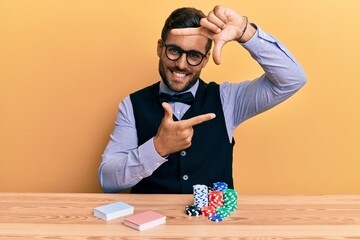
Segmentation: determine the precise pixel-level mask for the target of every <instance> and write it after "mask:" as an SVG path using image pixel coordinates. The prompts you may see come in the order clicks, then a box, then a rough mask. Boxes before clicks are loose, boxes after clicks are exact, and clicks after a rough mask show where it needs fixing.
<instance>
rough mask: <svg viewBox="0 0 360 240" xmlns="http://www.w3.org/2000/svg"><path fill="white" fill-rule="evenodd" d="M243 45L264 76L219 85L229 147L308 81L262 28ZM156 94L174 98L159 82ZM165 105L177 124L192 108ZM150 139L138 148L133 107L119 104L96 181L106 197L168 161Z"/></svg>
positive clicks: (287, 54)
mask: <svg viewBox="0 0 360 240" xmlns="http://www.w3.org/2000/svg"><path fill="white" fill-rule="evenodd" d="M241 45H242V46H243V47H244V48H245V49H246V50H247V51H248V52H249V53H250V54H251V56H252V57H253V58H254V59H255V60H256V61H257V62H258V63H259V64H260V66H261V67H262V68H263V70H264V71H265V73H264V74H263V75H262V76H260V77H258V78H257V79H254V80H252V81H243V82H239V83H229V82H224V83H222V84H220V88H219V91H220V98H221V103H222V106H223V111H224V116H225V122H226V128H227V132H228V136H229V141H230V142H231V141H232V137H233V133H234V130H235V128H236V127H237V126H238V125H239V124H241V123H242V122H243V121H245V120H247V119H249V118H251V117H253V116H255V115H257V114H259V113H261V112H263V111H266V110H268V109H269V108H271V107H274V106H275V105H277V104H278V103H280V102H282V101H284V100H285V99H287V98H289V97H290V96H291V95H293V94H294V93H295V92H296V91H298V90H299V89H300V88H301V87H302V86H303V85H304V84H305V82H306V76H305V73H304V71H303V69H302V67H301V65H300V64H299V63H298V61H297V60H296V59H295V58H294V57H293V56H292V54H291V53H290V52H289V51H288V50H287V48H286V47H285V46H284V45H283V44H282V43H281V42H279V41H278V40H277V39H276V38H274V37H273V36H271V35H270V34H268V33H266V32H264V31H262V29H261V28H259V27H257V31H256V33H255V35H254V36H253V37H252V38H251V39H250V40H249V41H247V42H246V43H242V44H241ZM198 85H199V83H198V82H196V84H194V86H192V87H191V88H190V89H189V90H187V91H190V92H191V93H192V94H193V95H194V96H195V93H196V90H197V88H198ZM160 92H164V93H168V94H174V92H173V91H172V90H171V89H169V88H168V87H167V86H166V85H165V84H164V82H162V81H161V82H160ZM185 92H186V91H185ZM169 104H170V106H171V107H172V109H173V114H174V115H175V116H176V117H177V119H181V118H182V116H183V115H184V114H185V112H186V111H187V110H188V109H189V108H190V106H189V105H187V104H183V103H180V102H170V103H169ZM153 140H154V138H151V139H149V140H148V141H147V142H145V143H144V144H142V145H141V146H138V143H137V131H136V125H135V119H134V114H133V108H132V103H131V100H130V97H129V96H128V97H126V98H125V99H124V100H123V101H122V102H121V103H120V104H119V112H118V115H117V118H116V121H115V128H114V130H113V132H112V134H111V135H110V141H109V143H108V145H107V147H106V149H105V152H104V154H103V155H102V162H101V164H100V167H99V172H98V175H99V181H100V184H101V186H102V189H103V191H104V192H119V191H122V190H124V189H127V188H131V187H132V186H134V185H135V184H136V183H138V182H139V181H140V180H141V179H143V178H145V177H147V176H150V175H151V174H152V173H153V172H154V171H155V170H156V169H157V168H158V167H159V166H160V165H161V164H163V163H164V162H166V161H167V159H166V158H163V157H161V156H160V155H159V154H158V153H157V152H156V150H155V147H154V142H153Z"/></svg>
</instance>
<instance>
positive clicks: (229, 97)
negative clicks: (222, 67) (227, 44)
mask: <svg viewBox="0 0 360 240" xmlns="http://www.w3.org/2000/svg"><path fill="white" fill-rule="evenodd" d="M254 26H255V25H254ZM255 27H256V26H255ZM242 46H243V47H244V48H245V49H247V50H248V51H249V53H250V54H251V55H252V57H253V58H254V59H255V60H256V61H257V62H258V63H259V64H260V66H261V67H262V68H263V69H264V71H265V74H263V75H262V76H260V77H259V78H257V79H255V80H252V81H245V82H239V83H223V84H222V85H221V87H220V95H221V100H222V104H223V106H224V108H223V110H224V113H225V116H226V123H227V128H228V132H229V136H232V133H233V131H234V130H235V128H236V127H237V126H238V125H239V124H240V123H241V122H243V121H245V120H246V119H249V118H251V117H253V116H255V115H257V114H259V113H261V112H263V111H265V110H267V109H270V108H272V107H274V106H275V105H277V104H279V103H280V102H282V101H284V100H286V99H287V98H289V97H290V96H292V95H293V94H294V93H295V92H296V91H298V90H299V89H300V88H301V87H302V86H303V85H304V84H305V82H306V76H305V73H304V71H303V69H302V67H301V65H300V64H299V63H298V61H297V60H296V59H295V58H294V57H293V56H292V54H291V53H290V52H289V51H288V50H287V49H286V48H285V47H284V46H283V45H282V44H281V43H280V42H279V41H278V40H276V39H275V38H273V37H272V36H270V35H269V34H267V33H265V32H263V31H262V30H261V29H260V28H257V31H256V33H255V35H254V36H253V37H252V38H251V39H249V40H248V41H247V42H246V43H244V44H242Z"/></svg>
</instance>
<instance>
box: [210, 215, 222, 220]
mask: <svg viewBox="0 0 360 240" xmlns="http://www.w3.org/2000/svg"><path fill="white" fill-rule="evenodd" d="M209 220H211V221H213V222H221V221H222V220H224V217H223V216H221V215H212V216H209Z"/></svg>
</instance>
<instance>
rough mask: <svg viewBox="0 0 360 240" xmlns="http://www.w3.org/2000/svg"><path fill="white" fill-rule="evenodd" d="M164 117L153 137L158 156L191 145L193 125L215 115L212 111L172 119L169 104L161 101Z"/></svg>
mask: <svg viewBox="0 0 360 240" xmlns="http://www.w3.org/2000/svg"><path fill="white" fill-rule="evenodd" d="M162 106H163V108H164V109H165V114H164V117H163V119H162V121H161V124H160V126H159V129H158V131H157V133H156V136H155V137H154V145H155V150H156V151H157V152H158V153H159V155H160V156H166V155H169V154H171V153H174V152H178V151H180V150H182V149H186V148H188V147H190V146H191V141H192V137H193V135H194V129H193V126H195V125H197V124H200V123H203V122H206V121H209V120H211V119H213V118H215V117H216V115H215V114H214V113H207V114H203V115H199V116H196V117H193V118H190V119H186V120H181V121H174V120H173V112H172V108H171V106H170V105H169V104H168V103H166V102H163V103H162Z"/></svg>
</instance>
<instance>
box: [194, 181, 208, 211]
mask: <svg viewBox="0 0 360 240" xmlns="http://www.w3.org/2000/svg"><path fill="white" fill-rule="evenodd" d="M208 192H209V189H208V187H207V186H206V185H202V184H196V185H194V186H193V193H194V205H195V206H198V207H203V206H207V205H208V204H209V203H208V201H209V197H208Z"/></svg>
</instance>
